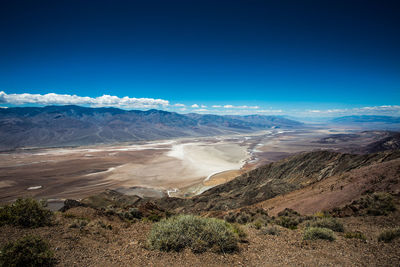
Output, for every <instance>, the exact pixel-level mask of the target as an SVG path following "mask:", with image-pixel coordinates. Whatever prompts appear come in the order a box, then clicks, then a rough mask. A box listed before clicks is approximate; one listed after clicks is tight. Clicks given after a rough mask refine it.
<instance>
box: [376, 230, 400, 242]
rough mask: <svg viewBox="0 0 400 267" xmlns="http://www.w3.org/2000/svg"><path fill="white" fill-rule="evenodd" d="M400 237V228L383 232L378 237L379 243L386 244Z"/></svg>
mask: <svg viewBox="0 0 400 267" xmlns="http://www.w3.org/2000/svg"><path fill="white" fill-rule="evenodd" d="M398 237H400V227H397V228H393V229H388V230H385V231H383V232H382V233H380V235H379V236H378V241H383V242H385V243H389V242H391V241H392V240H394V239H396V238H398Z"/></svg>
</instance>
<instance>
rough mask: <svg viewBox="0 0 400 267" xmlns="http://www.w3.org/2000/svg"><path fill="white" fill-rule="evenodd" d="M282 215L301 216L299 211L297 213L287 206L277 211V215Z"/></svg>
mask: <svg viewBox="0 0 400 267" xmlns="http://www.w3.org/2000/svg"><path fill="white" fill-rule="evenodd" d="M282 216H286V217H299V216H301V215H300V213H298V212H297V211H295V210H292V209H289V208H285V209H284V210H282V211H280V212H279V213H278V217H282Z"/></svg>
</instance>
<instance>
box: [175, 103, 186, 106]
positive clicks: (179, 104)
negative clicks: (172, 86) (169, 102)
mask: <svg viewBox="0 0 400 267" xmlns="http://www.w3.org/2000/svg"><path fill="white" fill-rule="evenodd" d="M174 106H175V107H185V104H181V103H177V104H174Z"/></svg>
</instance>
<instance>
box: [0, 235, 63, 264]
mask: <svg viewBox="0 0 400 267" xmlns="http://www.w3.org/2000/svg"><path fill="white" fill-rule="evenodd" d="M55 264H56V259H55V258H54V254H53V251H52V250H51V249H50V246H49V244H48V243H47V242H46V241H44V240H42V239H41V238H40V237H38V236H31V235H29V236H25V237H23V238H21V239H19V240H17V241H15V242H9V243H8V244H6V245H5V246H4V247H2V248H1V253H0V266H7V267H14V266H15V267H17V266H24V267H34V266H43V267H50V266H54V265H55Z"/></svg>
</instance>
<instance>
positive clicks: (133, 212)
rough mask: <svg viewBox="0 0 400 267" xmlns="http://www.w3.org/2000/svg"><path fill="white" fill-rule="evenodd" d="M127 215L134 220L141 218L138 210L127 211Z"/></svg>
mask: <svg viewBox="0 0 400 267" xmlns="http://www.w3.org/2000/svg"><path fill="white" fill-rule="evenodd" d="M129 213H130V215H131V216H132V217H133V218H135V219H141V218H142V217H143V213H142V212H141V211H140V210H139V209H138V208H131V209H129Z"/></svg>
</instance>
